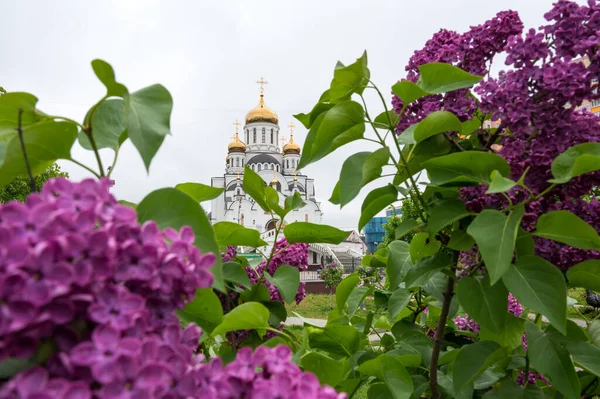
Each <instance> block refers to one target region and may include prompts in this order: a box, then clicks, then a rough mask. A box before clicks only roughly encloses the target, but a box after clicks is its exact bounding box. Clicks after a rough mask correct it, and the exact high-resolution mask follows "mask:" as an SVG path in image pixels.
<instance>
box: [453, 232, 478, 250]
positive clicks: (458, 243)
mask: <svg viewBox="0 0 600 399" xmlns="http://www.w3.org/2000/svg"><path fill="white" fill-rule="evenodd" d="M473 245H475V240H474V239H473V237H471V236H470V235H468V234H467V233H466V232H465V231H464V230H454V231H453V232H452V235H451V236H450V241H449V242H448V245H446V246H447V247H448V248H450V249H454V250H455V251H468V250H469V249H471V248H473Z"/></svg>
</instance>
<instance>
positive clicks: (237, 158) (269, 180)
mask: <svg viewBox="0 0 600 399" xmlns="http://www.w3.org/2000/svg"><path fill="white" fill-rule="evenodd" d="M257 83H259V84H260V99H259V103H258V105H257V106H256V107H255V108H252V109H251V110H250V111H249V112H248V114H247V115H246V119H245V124H244V126H243V129H242V131H241V132H240V131H239V125H240V124H239V123H238V122H237V121H236V122H235V123H234V125H235V136H234V137H233V141H232V142H231V143H230V144H229V146H228V147H227V152H228V154H227V157H226V161H225V171H224V174H223V175H222V176H218V177H213V178H212V179H211V185H212V186H213V187H219V188H225V190H224V191H223V193H222V194H221V195H220V196H219V197H218V198H215V199H213V200H212V202H211V213H210V220H211V223H213V224H214V223H217V222H222V221H228V222H234V223H238V224H241V225H243V226H245V227H248V228H253V229H256V230H258V231H260V232H266V231H269V230H272V229H274V228H275V226H276V224H277V223H278V222H279V220H278V217H277V216H276V215H275V216H276V217H275V218H273V217H272V216H271V214H270V213H267V212H265V211H263V210H262V208H261V207H260V206H259V205H258V204H256V202H254V200H253V199H252V198H251V197H250V196H248V195H246V193H245V192H244V188H243V185H242V178H243V174H244V167H246V166H247V167H249V168H250V169H252V170H253V171H255V172H256V173H258V175H259V176H260V177H262V178H263V180H264V181H265V184H269V185H270V186H271V187H273V188H274V189H275V190H277V193H278V194H279V203H280V205H283V201H284V200H285V197H287V196H289V195H293V194H294V193H295V192H298V193H300V195H301V196H302V199H303V200H304V202H306V205H305V206H304V207H302V208H301V209H297V210H295V211H292V212H290V213H289V214H288V215H287V216H286V219H285V221H284V223H292V222H296V221H306V222H311V223H321V217H322V213H321V208H320V204H319V203H318V202H317V200H316V198H315V185H314V179H312V178H309V177H308V176H306V175H304V174H302V173H300V171H298V170H297V166H298V162H300V151H301V148H300V146H299V145H298V144H297V143H296V142H295V141H294V131H293V128H294V125H293V124H292V123H290V124H289V126H288V127H289V128H290V131H289V133H290V138H289V141H288V142H287V143H286V144H284V143H285V141H286V140H285V138H284V137H283V136H284V134H283V133H282V132H280V128H279V118H278V116H277V114H276V113H275V111H273V110H272V109H270V108H269V107H267V106H266V105H265V98H264V97H265V96H264V85H265V84H267V82H266V81H265V80H264V79H263V78H262V77H261V79H260V80H259V81H257ZM240 135H241V136H242V137H240ZM280 143H281V145H280Z"/></svg>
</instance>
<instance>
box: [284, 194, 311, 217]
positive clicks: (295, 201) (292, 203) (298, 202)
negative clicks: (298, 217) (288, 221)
mask: <svg viewBox="0 0 600 399" xmlns="http://www.w3.org/2000/svg"><path fill="white" fill-rule="evenodd" d="M304 205H306V202H304V200H302V196H301V195H300V193H299V192H297V191H296V192H295V193H294V195H288V196H287V197H285V200H284V202H283V206H284V208H285V211H286V213H288V212H291V211H293V210H294V209H300V208H302V207H303V206H304Z"/></svg>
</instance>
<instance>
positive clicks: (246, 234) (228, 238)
mask: <svg viewBox="0 0 600 399" xmlns="http://www.w3.org/2000/svg"><path fill="white" fill-rule="evenodd" d="M213 229H214V230H215V237H216V238H217V243H218V244H219V246H227V245H234V246H237V245H244V246H248V247H252V248H259V247H262V246H265V245H267V243H266V242H264V241H263V240H262V239H261V238H260V233H259V232H258V230H254V229H248V228H246V227H244V226H242V225H240V224H237V223H233V222H219V223H216V224H215V225H214V226H213Z"/></svg>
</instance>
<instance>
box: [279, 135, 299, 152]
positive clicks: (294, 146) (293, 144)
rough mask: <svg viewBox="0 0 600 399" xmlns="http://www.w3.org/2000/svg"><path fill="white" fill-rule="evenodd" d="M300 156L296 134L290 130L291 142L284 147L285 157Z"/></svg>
mask: <svg viewBox="0 0 600 399" xmlns="http://www.w3.org/2000/svg"><path fill="white" fill-rule="evenodd" d="M288 154H298V155H299V154H300V146H299V145H298V144H296V142H295V141H294V132H293V131H292V130H291V129H290V141H288V143H287V144H286V145H284V146H283V155H288Z"/></svg>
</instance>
